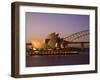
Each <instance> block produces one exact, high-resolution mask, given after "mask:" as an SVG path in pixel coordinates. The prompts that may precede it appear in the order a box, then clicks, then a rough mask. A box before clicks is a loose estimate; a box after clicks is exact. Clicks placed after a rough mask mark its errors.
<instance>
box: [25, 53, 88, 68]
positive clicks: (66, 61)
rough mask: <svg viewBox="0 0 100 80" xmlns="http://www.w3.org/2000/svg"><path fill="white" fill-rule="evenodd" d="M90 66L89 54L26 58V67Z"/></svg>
mask: <svg viewBox="0 0 100 80" xmlns="http://www.w3.org/2000/svg"><path fill="white" fill-rule="evenodd" d="M79 64H89V54H88V53H85V54H75V55H66V56H64V55H62V56H61V55H51V56H48V55H43V56H39V55H34V56H27V57H26V67H38V66H56V65H79Z"/></svg>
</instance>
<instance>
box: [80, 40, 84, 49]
mask: <svg viewBox="0 0 100 80" xmlns="http://www.w3.org/2000/svg"><path fill="white" fill-rule="evenodd" d="M81 50H84V43H83V42H81Z"/></svg>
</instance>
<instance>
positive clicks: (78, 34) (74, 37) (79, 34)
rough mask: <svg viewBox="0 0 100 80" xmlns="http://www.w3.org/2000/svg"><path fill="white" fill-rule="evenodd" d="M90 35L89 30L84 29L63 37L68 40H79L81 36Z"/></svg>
mask: <svg viewBox="0 0 100 80" xmlns="http://www.w3.org/2000/svg"><path fill="white" fill-rule="evenodd" d="M88 35H89V30H84V31H80V32H76V33H74V34H72V35H69V36H67V37H65V38H63V39H64V40H66V41H70V42H73V41H75V40H77V39H79V38H82V37H84V36H88Z"/></svg>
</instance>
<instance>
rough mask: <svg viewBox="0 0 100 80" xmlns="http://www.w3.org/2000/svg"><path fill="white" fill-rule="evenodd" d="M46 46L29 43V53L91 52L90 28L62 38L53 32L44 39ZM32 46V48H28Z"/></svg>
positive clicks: (69, 53)
mask: <svg viewBox="0 0 100 80" xmlns="http://www.w3.org/2000/svg"><path fill="white" fill-rule="evenodd" d="M44 44H45V47H44V48H37V49H35V48H33V46H31V43H30V44H27V49H26V51H27V53H28V55H73V54H79V53H87V52H89V30H84V31H80V32H76V33H73V34H71V35H69V36H67V37H64V38H60V37H59V34H56V33H51V34H50V35H49V37H48V38H46V39H45V41H44ZM28 46H31V48H28Z"/></svg>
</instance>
